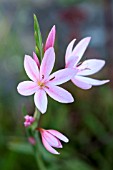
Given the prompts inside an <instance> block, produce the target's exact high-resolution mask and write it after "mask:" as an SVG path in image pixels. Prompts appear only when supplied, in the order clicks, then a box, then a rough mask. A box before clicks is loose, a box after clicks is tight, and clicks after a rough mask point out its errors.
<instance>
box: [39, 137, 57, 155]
mask: <svg viewBox="0 0 113 170" xmlns="http://www.w3.org/2000/svg"><path fill="white" fill-rule="evenodd" d="M42 143H43V145H44V147H45V148H46V149H47V150H48V151H49V152H50V153H52V154H57V155H58V154H60V153H59V152H57V151H56V150H55V149H54V148H52V147H51V146H50V145H49V144H48V142H47V141H46V139H45V138H44V137H43V136H42Z"/></svg>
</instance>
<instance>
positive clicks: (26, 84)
mask: <svg viewBox="0 0 113 170" xmlns="http://www.w3.org/2000/svg"><path fill="white" fill-rule="evenodd" d="M37 90H38V86H37V84H36V83H34V82H32V81H23V82H21V83H19V84H18V86H17V91H18V93H20V94H21V95H23V96H30V95H32V94H34V93H35V92H36V91H37Z"/></svg>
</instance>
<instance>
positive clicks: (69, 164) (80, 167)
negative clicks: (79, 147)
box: [65, 159, 93, 170]
mask: <svg viewBox="0 0 113 170" xmlns="http://www.w3.org/2000/svg"><path fill="white" fill-rule="evenodd" d="M65 165H66V169H71V170H93V169H92V167H91V166H89V165H88V164H87V163H85V162H84V161H82V160H79V159H72V160H68V161H66V162H65Z"/></svg>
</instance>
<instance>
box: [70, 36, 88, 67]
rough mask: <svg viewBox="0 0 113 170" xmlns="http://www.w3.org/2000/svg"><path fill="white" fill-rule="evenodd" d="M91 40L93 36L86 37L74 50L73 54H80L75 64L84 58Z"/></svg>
mask: <svg viewBox="0 0 113 170" xmlns="http://www.w3.org/2000/svg"><path fill="white" fill-rule="evenodd" d="M90 40H91V37H87V38H84V39H82V40H81V41H80V42H79V43H78V44H77V45H76V47H75V48H74V50H73V52H72V56H78V57H79V58H78V60H77V61H76V63H75V64H77V63H78V62H79V61H80V59H81V58H82V56H83V54H84V52H85V51H86V48H87V46H88V44H89V42H90Z"/></svg>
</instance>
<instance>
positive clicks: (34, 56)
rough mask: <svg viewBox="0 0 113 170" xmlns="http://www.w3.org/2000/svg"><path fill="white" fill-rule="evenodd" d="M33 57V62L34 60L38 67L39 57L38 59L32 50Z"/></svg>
mask: <svg viewBox="0 0 113 170" xmlns="http://www.w3.org/2000/svg"><path fill="white" fill-rule="evenodd" d="M33 59H34V60H35V62H36V64H37V66H38V68H40V62H39V59H38V57H37V55H36V54H35V53H34V52H33Z"/></svg>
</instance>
